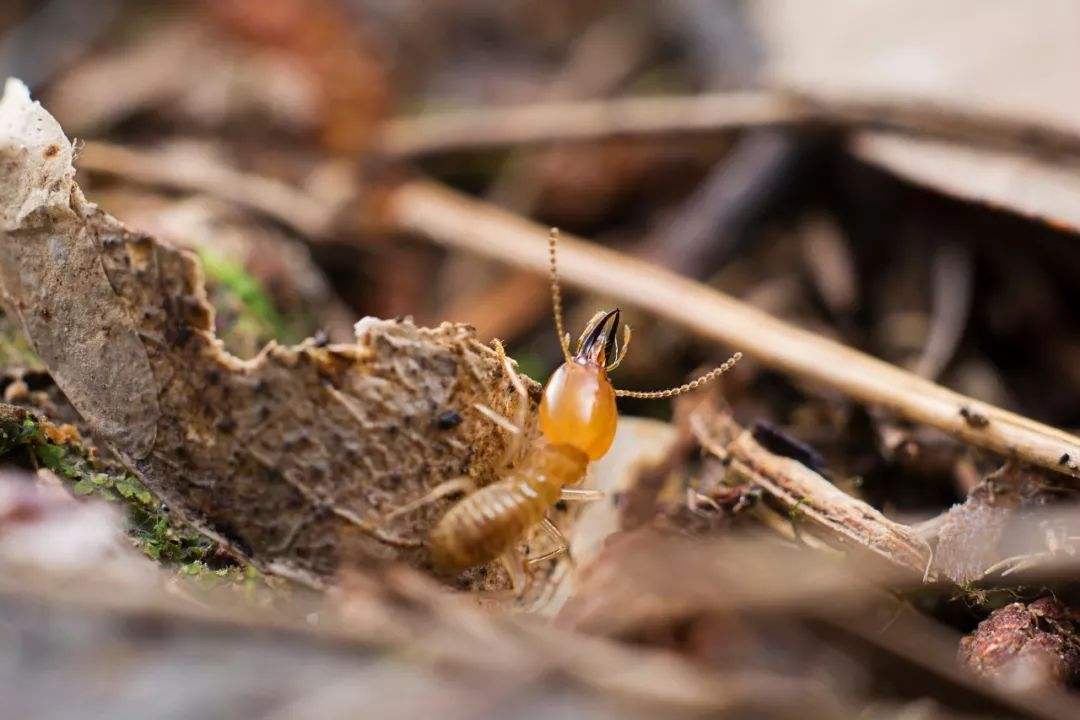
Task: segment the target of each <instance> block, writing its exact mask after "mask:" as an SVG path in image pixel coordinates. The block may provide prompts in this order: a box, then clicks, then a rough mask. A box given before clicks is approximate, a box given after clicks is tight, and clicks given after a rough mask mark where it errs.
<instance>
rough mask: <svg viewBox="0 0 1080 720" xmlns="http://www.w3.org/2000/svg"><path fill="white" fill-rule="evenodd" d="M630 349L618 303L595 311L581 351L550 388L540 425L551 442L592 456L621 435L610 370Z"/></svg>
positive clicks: (550, 382)
mask: <svg viewBox="0 0 1080 720" xmlns="http://www.w3.org/2000/svg"><path fill="white" fill-rule="evenodd" d="M626 339H627V340H628V339H629V337H628V336H627V337H626ZM625 351H626V342H625V341H624V342H623V344H622V347H621V348H620V345H619V311H618V309H615V310H612V311H610V312H606V313H598V314H597V315H596V316H595V317H593V319H592V320H591V321H590V322H589V324H588V325H587V326H586V327H585V332H583V333H582V334H581V339H580V340H578V346H577V352H576V353H575V354H574V355H573V357H571V358H569V360H567V361H566V362H564V363H563V364H562V365H561V366H560V367H559V369H558V370H556V371H555V372H554V374H552V376H551V379H550V380H548V383H547V386H546V387H545V388H544V398H543V400H542V401H541V402H540V429H541V431H542V432H543V433H544V437H545V438H546V439H547V441H548V442H550V443H553V444H559V445H570V446H571V447H574V448H577V449H578V450H580V451H581V452H583V453H585V455H587V456H588V458H589V459H590V460H596V459H598V458H600V457H601V456H603V454H604V453H606V452H607V451H608V448H610V447H611V442H612V440H614V439H615V427H616V425H617V424H618V411H617V410H616V409H615V389H614V388H613V387H612V386H611V382H610V381H609V380H608V375H607V373H608V370H609V369H613V368H614V367H615V366H617V365H618V364H619V362H620V361H621V360H622V353H625Z"/></svg>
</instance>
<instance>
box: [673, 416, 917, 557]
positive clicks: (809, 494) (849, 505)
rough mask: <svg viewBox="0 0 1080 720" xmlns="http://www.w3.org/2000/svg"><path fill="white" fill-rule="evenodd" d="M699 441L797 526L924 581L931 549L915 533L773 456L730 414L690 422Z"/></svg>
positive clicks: (791, 462)
mask: <svg viewBox="0 0 1080 720" xmlns="http://www.w3.org/2000/svg"><path fill="white" fill-rule="evenodd" d="M690 422H691V427H692V428H693V431H694V435H695V436H696V437H697V439H698V442H700V443H701V445H702V447H703V448H705V449H706V450H707V451H709V452H710V453H712V454H713V455H716V456H717V457H718V458H720V459H721V460H723V461H724V462H726V463H727V464H728V470H729V471H730V472H734V473H736V474H737V475H738V476H739V477H741V478H745V479H746V480H748V481H750V482H752V483H753V484H754V485H757V486H758V487H760V488H762V489H763V490H764V491H765V492H766V493H768V494H769V496H770V497H771V498H773V499H774V500H775V501H777V502H778V503H779V505H780V507H781V509H782V510H783V511H785V512H787V513H788V515H789V517H790V518H791V521H792V523H793V524H796V525H801V524H808V525H809V527H810V528H811V529H812V531H815V533H816V534H818V535H821V536H822V537H823V538H824V539H826V540H829V541H831V542H833V543H834V544H839V545H841V546H844V547H849V548H850V547H854V548H856V549H859V550H862V551H868V552H870V553H872V554H874V555H877V556H878V557H882V558H884V559H886V560H888V561H889V562H891V563H893V564H894V565H898V566H900V567H903V568H907V569H908V570H911V571H914V572H915V573H916V574H917V575H918V576H920V577H921V576H923V575H924V573H925V572H926V568H927V566H928V565H929V563H930V546H929V545H927V544H926V542H925V541H924V540H922V539H921V538H920V537H919V536H918V535H917V534H916V533H915V532H914V531H913V530H912V529H911V528H909V527H907V526H905V525H902V524H900V523H897V522H893V521H892V520H889V519H888V518H887V517H885V516H884V515H882V514H881V513H880V512H878V511H877V510H875V509H874V508H873V507H871V506H870V505H868V504H866V503H865V502H863V501H862V500H859V499H857V498H854V497H852V496H850V495H848V494H847V493H845V492H844V491H843V490H840V489H839V488H837V487H836V486H835V485H833V484H832V483H831V482H829V481H828V480H826V479H825V478H823V477H822V476H821V475H819V474H818V473H816V472H814V471H813V470H811V469H810V468H808V467H806V466H805V465H803V464H802V463H800V462H798V461H797V460H793V459H791V458H787V457H783V456H780V455H776V454H774V453H772V452H769V451H768V450H766V449H765V448H763V447H762V446H761V445H759V444H758V443H757V441H756V440H754V438H753V436H752V435H751V434H750V433H749V432H748V431H746V430H743V429H742V428H741V427H739V426H738V425H737V424H736V423H735V421H734V420H732V419H731V418H729V417H726V416H724V415H713V417H711V418H709V417H708V416H707V413H706V412H705V411H704V408H703V409H702V410H700V411H698V412H696V413H695V414H694V415H693V416H692V417H691V419H690Z"/></svg>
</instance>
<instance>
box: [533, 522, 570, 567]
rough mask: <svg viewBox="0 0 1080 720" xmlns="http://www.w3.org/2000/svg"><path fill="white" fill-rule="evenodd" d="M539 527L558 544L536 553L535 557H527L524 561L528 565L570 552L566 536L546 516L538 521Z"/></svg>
mask: <svg viewBox="0 0 1080 720" xmlns="http://www.w3.org/2000/svg"><path fill="white" fill-rule="evenodd" d="M540 527H541V528H543V529H544V531H545V532H546V533H547V534H548V535H550V536H551V538H552V539H553V540H554V541H555V542H556V543H558V546H557V547H555V548H554V549H552V550H549V551H547V552H546V553H544V554H543V555H537V556H536V557H531V558H529V559H528V560H527V561H526V562H528V564H529V565H535V564H536V563H538V562H543V561H545V560H550V559H551V558H553V557H558V556H559V555H562V554H563V553H569V552H570V543H568V542H567V541H566V536H565V535H563V534H562V532H561V531H560V530H559V528H557V527H555V523H553V522H551V520H549V519H548V518H544V519H543V520H541V521H540Z"/></svg>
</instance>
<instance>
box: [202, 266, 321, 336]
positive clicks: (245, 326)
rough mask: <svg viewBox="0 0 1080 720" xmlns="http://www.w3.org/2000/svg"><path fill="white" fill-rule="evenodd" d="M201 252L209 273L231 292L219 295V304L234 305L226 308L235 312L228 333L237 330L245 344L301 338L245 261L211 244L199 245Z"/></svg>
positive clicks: (236, 333)
mask: <svg viewBox="0 0 1080 720" xmlns="http://www.w3.org/2000/svg"><path fill="white" fill-rule="evenodd" d="M198 252H199V258H200V259H201V260H202V265H203V270H204V271H205V273H206V277H207V278H208V279H209V280H210V281H211V282H212V283H213V284H214V285H216V286H217V287H218V288H219V289H220V290H221V291H222V292H223V293H224V294H225V295H226V296H227V298H220V297H218V298H215V305H219V306H220V305H221V304H222V303H223V302H224V303H226V304H228V305H231V307H229V308H225V310H226V311H230V310H231V311H232V314H235V318H234V319H233V321H232V323H231V326H230V327H229V328H226V329H224V334H225V335H229V334H234V335H236V336H237V337H238V338H241V339H242V340H241V344H249V343H254V344H255V345H256V347H258V346H261V345H262V344H264V343H265V342H266V341H267V340H271V339H275V340H278V341H280V342H283V343H295V342H298V341H299V340H300V337H299V336H298V334H297V333H296V332H295V331H294V330H293V329H292V328H291V327H290V326H289V324H288V323H286V322H285V320H284V318H283V317H282V316H281V314H280V313H279V312H278V310H277V308H276V307H275V306H274V303H273V301H272V300H271V299H270V296H269V295H268V294H267V293H266V290H265V289H264V288H263V286H262V284H261V283H260V282H259V281H258V280H256V279H255V278H254V277H252V276H251V274H250V273H248V271H247V270H246V269H245V268H244V266H243V265H242V264H241V263H239V262H237V261H235V260H232V259H230V258H227V257H225V256H224V255H222V254H220V253H217V252H214V251H213V250H210V249H207V248H199V251H198ZM226 343H227V344H228V339H227V338H226Z"/></svg>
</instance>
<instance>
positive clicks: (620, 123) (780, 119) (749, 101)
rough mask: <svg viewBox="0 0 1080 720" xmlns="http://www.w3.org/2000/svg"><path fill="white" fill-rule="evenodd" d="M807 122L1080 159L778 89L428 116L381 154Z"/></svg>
mask: <svg viewBox="0 0 1080 720" xmlns="http://www.w3.org/2000/svg"><path fill="white" fill-rule="evenodd" d="M807 124H822V125H826V126H833V127H843V128H852V127H854V128H866V129H883V130H894V131H898V132H902V133H907V134H913V135H926V136H933V137H939V138H948V139H954V140H960V141H963V142H966V143H968V144H972V143H974V144H982V145H988V146H994V147H1001V148H1004V147H1008V148H1014V149H1018V148H1022V149H1029V150H1034V151H1037V152H1042V153H1048V154H1058V155H1070V156H1074V157H1075V156H1078V155H1080V137H1078V136H1077V135H1076V134H1075V133H1071V132H1069V131H1068V130H1065V129H1064V128H1057V127H1051V126H1046V125H1038V124H1034V123H1030V122H1024V121H1022V120H1016V119H1012V118H1002V117H991V116H988V115H984V114H979V113H973V112H968V111H963V110H959V109H957V108H946V107H941V106H937V105H933V104H929V103H905V104H903V105H900V104H898V103H890V102H887V101H882V102H846V101H839V100H824V99H818V98H812V97H809V96H806V95H795V94H791V93H784V92H778V91H776V90H764V91H736V92H723V93H712V94H703V95H689V96H667V97H643V98H622V99H616V100H604V101H586V102H565V103H540V104H535V105H524V106H518V107H508V108H496V109H479V110H477V109H473V110H458V111H452V112H443V113H428V114H425V115H421V116H418V117H403V118H397V119H394V120H391V121H389V122H387V123H386V124H385V125H384V127H383V130H382V135H381V138H380V142H379V147H380V149H381V150H382V151H383V152H384V153H387V154H389V155H396V156H411V155H422V154H425V153H431V152H445V151H447V150H466V149H470V148H485V147H498V146H502V145H520V144H533V143H550V142H561V141H583V140H595V139H598V138H610V137H627V136H652V135H685V134H688V133H702V132H717V131H723V130H738V129H741V128H747V127H762V126H782V125H784V126H791V125H807Z"/></svg>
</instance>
